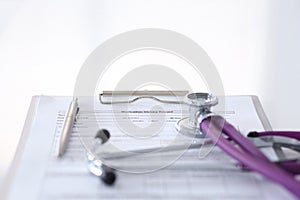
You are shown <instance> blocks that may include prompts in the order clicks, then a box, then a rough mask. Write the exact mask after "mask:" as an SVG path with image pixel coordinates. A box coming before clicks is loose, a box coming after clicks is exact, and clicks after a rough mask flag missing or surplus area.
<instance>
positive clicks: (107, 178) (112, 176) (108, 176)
mask: <svg viewBox="0 0 300 200" xmlns="http://www.w3.org/2000/svg"><path fill="white" fill-rule="evenodd" d="M116 179H117V176H116V173H114V172H106V173H105V174H104V175H103V176H101V180H102V181H103V182H104V183H105V184H106V185H113V184H114V183H115V181H116Z"/></svg>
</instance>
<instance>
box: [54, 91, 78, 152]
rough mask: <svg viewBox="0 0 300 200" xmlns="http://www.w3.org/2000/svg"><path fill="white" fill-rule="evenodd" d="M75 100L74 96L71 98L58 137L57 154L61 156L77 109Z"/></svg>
mask: <svg viewBox="0 0 300 200" xmlns="http://www.w3.org/2000/svg"><path fill="white" fill-rule="evenodd" d="M77 100H78V99H77V98H76V97H74V98H73V100H72V101H71V103H70V106H69V109H68V112H67V114H66V116H65V122H64V125H63V128H62V131H61V134H60V137H59V144H58V152H57V156H62V155H63V154H64V152H65V149H66V145H67V142H68V139H69V136H70V134H71V131H72V127H73V124H74V121H75V119H76V115H77V113H78V110H79V107H78V103H77Z"/></svg>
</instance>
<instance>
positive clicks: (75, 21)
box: [0, 0, 300, 180]
mask: <svg viewBox="0 0 300 200" xmlns="http://www.w3.org/2000/svg"><path fill="white" fill-rule="evenodd" d="M149 27H152V28H164V29H169V30H173V31H177V32H179V33H182V34H184V35H186V36H187V37H189V38H191V39H193V40H194V41H196V42H197V43H198V44H199V45H200V46H202V47H203V48H204V50H205V51H206V52H207V53H208V55H209V56H210V57H211V58H212V60H213V61H214V63H215V65H216V67H217V68H218V71H219V73H220V75H221V78H222V80H223V84H224V87H225V92H226V94H228V95H230V94H254V95H258V96H259V97H260V99H261V101H262V103H263V106H264V108H265V111H266V112H267V115H268V117H269V119H270V121H271V123H272V125H273V127H274V128H276V129H299V130H300V123H299V118H298V113H299V111H300V108H299V104H298V102H300V94H299V92H298V87H299V86H298V85H299V82H300V81H299V78H300V75H299V73H300V64H299V63H300V60H299V57H300V54H299V52H300V39H299V35H300V1H299V0H285V1H281V0H227V1H223V0H136V1H133V0H90V1H84V0H82V1H79V0H70V1H58V0H57V1H55V0H52V1H38V0H32V1H23V0H0V83H1V84H0V91H1V115H0V120H1V132H0V180H1V179H2V178H3V176H4V174H5V171H6V170H7V168H8V166H9V162H10V161H11V159H12V157H13V154H14V152H15V148H16V146H17V143H18V139H19V137H20V134H21V131H22V127H23V124H24V121H25V117H26V113H27V110H28V107H29V104H30V100H31V96H33V95H41V94H44V95H72V93H73V89H74V84H75V80H76V76H77V74H78V72H79V70H80V67H81V65H82V64H83V62H84V61H85V59H86V58H87V56H88V55H89V54H90V53H91V52H92V51H93V50H94V49H95V48H96V47H97V46H98V45H100V44H101V43H102V42H103V41H105V40H106V39H108V38H110V37H112V36H114V35H116V34H119V33H122V32H125V31H129V30H132V29H137V28H149ZM156 62H157V63H158V64H159V61H156ZM116 73H117V72H116ZM111 80H114V78H113V77H112V79H111Z"/></svg>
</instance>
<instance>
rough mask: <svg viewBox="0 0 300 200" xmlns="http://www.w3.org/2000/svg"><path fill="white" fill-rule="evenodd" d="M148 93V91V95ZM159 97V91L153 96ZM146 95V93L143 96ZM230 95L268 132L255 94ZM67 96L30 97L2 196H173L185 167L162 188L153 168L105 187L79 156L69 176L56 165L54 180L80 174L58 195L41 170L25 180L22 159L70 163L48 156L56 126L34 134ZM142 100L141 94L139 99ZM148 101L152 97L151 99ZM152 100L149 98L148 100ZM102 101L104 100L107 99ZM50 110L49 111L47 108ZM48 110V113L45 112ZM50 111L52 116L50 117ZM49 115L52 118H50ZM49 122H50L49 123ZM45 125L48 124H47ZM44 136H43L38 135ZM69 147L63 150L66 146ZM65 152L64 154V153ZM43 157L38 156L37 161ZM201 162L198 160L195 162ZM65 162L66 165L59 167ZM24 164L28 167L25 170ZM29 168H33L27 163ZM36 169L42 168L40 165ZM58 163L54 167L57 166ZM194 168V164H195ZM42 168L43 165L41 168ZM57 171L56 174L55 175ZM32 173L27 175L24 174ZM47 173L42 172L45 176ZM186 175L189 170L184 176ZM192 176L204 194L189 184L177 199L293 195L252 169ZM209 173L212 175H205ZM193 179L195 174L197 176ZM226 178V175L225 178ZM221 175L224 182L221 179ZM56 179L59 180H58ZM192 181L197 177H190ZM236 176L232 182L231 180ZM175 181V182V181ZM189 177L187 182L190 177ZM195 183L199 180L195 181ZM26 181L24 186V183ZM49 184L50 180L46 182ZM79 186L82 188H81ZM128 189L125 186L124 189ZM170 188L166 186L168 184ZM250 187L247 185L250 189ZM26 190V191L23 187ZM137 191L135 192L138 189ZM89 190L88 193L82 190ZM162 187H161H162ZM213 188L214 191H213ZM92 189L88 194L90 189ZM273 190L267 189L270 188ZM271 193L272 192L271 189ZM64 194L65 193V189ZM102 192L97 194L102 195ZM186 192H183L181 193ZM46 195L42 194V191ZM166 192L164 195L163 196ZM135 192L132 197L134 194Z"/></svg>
mask: <svg viewBox="0 0 300 200" xmlns="http://www.w3.org/2000/svg"><path fill="white" fill-rule="evenodd" d="M109 94H112V93H105V95H106V96H107V95H109ZM122 95H125V94H124V93H122ZM138 95H140V96H143V95H144V94H142V93H141V94H138ZM145 95H149V93H147V94H145ZM151 95H152V96H153V94H151ZM158 96H159V95H158ZM102 98H103V95H100V96H99V99H98V100H99V101H100V100H101V101H102V102H103V101H104V100H103V99H102ZM145 98H146V97H145ZM228 98H229V99H233V100H234V101H239V100H241V99H244V100H245V99H246V100H247V101H245V102H248V103H249V105H250V104H251V105H252V106H253V108H254V109H255V112H256V115H257V117H258V119H259V123H260V124H261V126H262V128H263V129H265V130H271V125H270V123H269V121H268V119H267V117H266V115H265V113H264V111H263V108H262V106H261V104H260V102H259V99H258V97H256V96H230V97H228ZM71 99H72V97H54V96H34V97H33V98H32V102H31V105H30V108H29V111H28V114H27V118H26V121H25V125H24V128H23V132H22V136H21V138H20V141H19V145H18V148H17V151H16V154H15V157H14V159H13V162H12V164H11V167H10V169H9V172H8V174H7V177H6V179H5V184H4V187H3V188H2V192H1V199H5V200H8V199H10V200H11V199H19V197H20V196H23V197H24V198H25V199H28V198H29V199H33V200H34V199H74V198H76V199H98V198H100V199H101V197H102V198H103V197H104V198H106V199H110V198H112V199H124V198H127V199H136V198H138V199H154V198H166V199H168V198H169V199H174V196H168V195H169V193H168V192H166V191H167V190H168V189H170V188H172V187H174V188H173V189H175V191H176V188H177V187H178V185H177V184H179V186H180V184H182V182H180V181H181V180H184V179H185V173H184V171H181V172H182V173H180V174H179V175H178V177H177V178H175V179H174V177H172V176H173V175H174V174H172V172H170V171H168V173H170V174H167V175H166V176H167V177H169V178H170V179H172V180H173V179H174V181H175V182H174V183H173V182H172V184H174V185H171V186H167V188H164V187H166V186H164V183H165V182H164V181H165V180H162V179H159V178H158V177H163V176H165V174H164V171H163V170H161V171H157V172H153V173H150V174H145V175H141V176H139V175H132V174H126V173H125V174H121V177H120V178H122V179H121V180H120V183H119V184H118V185H116V187H115V188H107V187H105V186H104V185H103V184H101V182H100V181H99V180H97V178H96V177H93V176H92V175H91V174H89V173H88V171H87V169H86V160H85V159H84V158H82V163H80V164H78V163H77V166H76V169H75V168H74V169H70V170H69V171H68V174H67V175H66V174H64V173H65V171H64V172H60V171H59V169H57V171H56V174H54V176H56V178H58V177H59V176H66V177H68V179H70V180H73V179H72V175H74V176H79V177H81V178H82V179H80V180H81V183H76V180H78V179H77V178H74V181H73V183H74V185H75V186H74V185H73V187H72V186H70V185H64V186H63V185H60V187H64V188H60V189H58V187H55V186H53V187H55V188H54V191H56V190H55V189H57V192H58V194H55V192H54V194H52V193H51V195H50V194H48V193H47V187H49V184H50V183H48V182H47V181H48V180H47V178H48V176H47V173H48V172H47V170H45V169H43V170H41V169H35V170H36V173H40V174H41V175H40V176H39V177H35V178H34V177H28V178H29V179H27V180H24V177H26V176H25V175H24V172H26V170H30V169H29V168H28V166H25V167H24V163H25V161H26V160H27V159H29V158H30V159H34V158H36V159H38V160H37V162H41V163H44V165H43V166H44V167H45V166H46V165H49V166H51V167H53V166H56V163H57V162H61V163H60V165H59V166H63V167H66V168H68V167H69V166H67V164H66V163H64V161H63V159H64V158H62V160H58V159H57V158H56V157H54V154H53V149H54V148H55V147H54V146H55V142H57V141H56V140H55V137H57V135H56V134H57V127H56V126H57V124H50V125H49V127H52V130H49V131H46V132H47V133H41V134H45V135H47V134H48V135H47V137H46V138H44V137H40V138H36V136H38V134H37V132H35V131H34V129H37V126H41V125H42V124H41V123H39V122H43V123H47V122H45V121H44V120H42V119H41V115H40V113H41V112H45V111H46V110H47V108H50V107H51V108H50V109H53V108H56V110H54V111H53V112H52V113H50V114H52V115H53V116H55V119H54V120H53V121H57V117H58V116H59V111H60V109H61V108H63V107H64V108H65V109H66V108H67V105H68V103H69V102H70V100H71ZM141 99H143V98H141ZM151 99H152V98H151ZM152 100H153V99H152ZM106 103H107V102H106ZM50 109H49V110H50ZM50 114H49V115H50ZM54 114H55V115H54ZM53 116H52V117H53ZM53 121H52V122H53ZM49 123H50V122H49ZM43 136H44V135H43ZM41 138H43V140H45V141H46V140H49V141H48V142H47V145H44V147H49V149H47V150H46V151H45V152H39V153H37V154H30V153H32V151H29V150H28V149H31V150H32V149H34V150H36V151H37V150H38V148H39V147H41V146H39V144H38V143H39V142H40V143H41V141H39V140H38V139H41ZM67 151H68V150H67ZM66 156H69V154H68V155H66ZM41 157H42V159H40V158H41ZM199 162H200V161H199ZM64 164H66V165H64ZM26 167H27V168H26ZM32 167H33V168H34V167H35V166H32ZM39 167H41V166H39ZM56 167H57V166H56ZM196 167H197V166H196ZM41 168H42V167H41ZM192 171H193V170H187V172H186V173H188V174H189V173H192ZM60 173H61V174H60ZM232 173H233V177H232ZM28 174H31V173H28ZM45 174H46V175H45ZM189 175H191V174H189ZM195 176H196V177H197V176H199V177H202V179H205V181H207V184H206V185H205V184H204V183H205V182H201V179H199V180H196V182H195V183H202V184H204V185H201V184H200V185H201V186H202V189H203V190H207V191H206V193H205V191H202V192H201V191H200V192H199V191H198V192H197V191H196V190H195V185H190V187H191V188H190V192H191V193H190V194H185V193H184V194H183V195H180V194H177V193H176V192H175V194H174V195H175V197H176V198H177V199H186V197H188V198H190V199H192V198H195V199H196V198H197V199H198V198H201V197H209V198H238V199H243V198H245V199H247V198H249V197H251V198H252V197H258V198H260V199H274V198H275V199H276V198H278V199H282V198H290V199H292V198H293V197H292V196H290V194H289V193H288V192H286V191H285V190H284V189H283V188H281V187H280V186H278V185H275V184H272V183H271V182H268V181H266V180H263V179H262V178H261V177H257V175H255V174H253V173H251V172H247V173H245V172H231V171H226V170H225V171H224V170H221V171H208V172H201V171H200V172H196V173H195ZM210 176H211V177H210ZM229 176H230V179H234V181H235V183H239V184H240V186H241V188H240V189H241V191H240V192H238V193H236V191H232V188H230V186H228V185H227V186H226V187H229V188H227V189H229V191H226V189H225V188H224V187H225V185H223V183H222V181H224V180H225V179H226V181H228V180H227V178H229ZM132 177H133V179H136V181H140V183H143V184H144V185H140V187H138V188H136V189H135V193H132V194H131V193H130V192H133V191H132V188H131V189H130V187H128V186H126V182H125V183H124V181H125V180H124V179H127V178H129V179H130V178H132ZM199 177H198V178H199ZM224 177H225V178H224ZM222 178H224V180H223V179H222ZM245 178H247V179H249V183H247V182H245V180H244V179H245ZM58 179H59V178H58ZM195 179H196V178H195ZM235 179H236V180H235ZM53 180H55V178H53V179H51V181H53ZM176 180H177V181H176ZM189 181H191V180H189ZM197 181H198V182H197ZM25 183H27V184H25ZM22 184H23V187H21V185H22ZM184 184H187V185H189V184H193V180H192V182H184ZM212 184H213V185H215V187H216V188H210V187H209V186H211V185H212ZM242 184H246V185H245V187H248V190H250V192H249V191H248V193H247V192H246V191H243V189H245V187H243V186H242ZM50 185H51V184H50ZM153 185H154V186H155V187H154V189H157V192H156V193H155V194H152V193H151V191H148V190H149V187H150V186H153ZM79 186H81V187H82V188H81V189H80V187H79ZM126 187H128V188H126ZM169 187H170V188H169ZM249 187H250V188H249ZM28 188H30V189H28ZM258 188H260V189H259V191H255V190H256V189H258ZM139 189H140V191H139ZM86 190H87V191H89V192H87V191H86ZM165 190H166V191H165ZM215 190H216V191H215ZM90 191H92V192H90ZM270 191H272V192H270ZM274 191H276V192H274ZM64 192H65V193H64ZM101 192H102V193H101ZM185 192H186V191H185ZM46 193H47V194H46ZM167 193H168V195H167V196H166V195H165V194H167ZM103 195H104V196H103ZM134 195H137V196H134Z"/></svg>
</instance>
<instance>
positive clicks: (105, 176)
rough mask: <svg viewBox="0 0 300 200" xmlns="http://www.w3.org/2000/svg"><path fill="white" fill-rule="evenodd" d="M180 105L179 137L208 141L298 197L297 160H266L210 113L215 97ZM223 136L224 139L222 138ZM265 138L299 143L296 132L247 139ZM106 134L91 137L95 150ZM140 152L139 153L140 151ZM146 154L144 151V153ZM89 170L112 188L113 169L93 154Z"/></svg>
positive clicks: (196, 96)
mask: <svg viewBox="0 0 300 200" xmlns="http://www.w3.org/2000/svg"><path fill="white" fill-rule="evenodd" d="M184 103H186V104H187V105H188V106H189V117H187V118H183V119H181V120H179V121H178V122H177V123H176V125H175V126H176V129H177V131H179V132H180V133H182V134H187V135H193V136H195V133H198V134H197V135H196V137H200V138H205V137H206V138H209V139H210V141H212V142H213V143H215V144H216V145H217V146H218V147H219V148H221V149H222V150H223V151H224V152H225V153H227V154H228V155H229V156H231V157H232V158H234V159H236V160H237V161H238V162H239V163H240V164H241V166H243V167H244V168H246V169H249V170H253V171H256V172H258V173H260V174H261V175H263V176H265V177H267V178H268V179H270V180H272V181H274V182H276V183H278V184H281V185H282V186H284V187H285V188H286V189H287V190H289V191H290V192H291V193H293V194H294V195H295V196H296V197H298V198H300V182H299V181H297V180H296V178H295V175H297V174H300V159H293V160H282V161H277V162H272V161H270V160H269V158H267V157H266V156H265V155H264V154H263V153H262V152H261V151H260V150H259V148H258V147H257V146H255V145H254V144H253V143H252V141H250V140H249V139H247V138H246V137H244V136H243V135H242V134H241V133H240V132H239V131H238V130H237V129H236V128H235V127H234V126H233V125H231V124H230V123H229V122H227V121H226V120H225V119H224V118H223V117H222V116H220V115H217V114H214V113H213V112H212V111H211V108H212V107H213V106H215V105H217V104H218V98H217V97H215V96H213V95H211V94H208V93H190V94H187V95H186V96H185V99H184ZM225 136H226V137H225ZM267 136H280V137H287V138H292V139H296V140H300V132H287V131H284V132H280V131H266V132H250V133H249V134H248V137H249V138H262V137H267ZM109 138H110V134H109V132H108V131H107V130H104V129H102V130H99V131H98V132H97V134H96V136H95V141H96V143H95V144H94V147H93V148H97V146H98V145H101V144H103V143H105V142H107V141H108V140H109ZM269 145H270V146H275V145H276V146H280V147H285V148H290V149H292V150H295V151H298V152H300V145H299V144H291V143H284V142H271V143H270V144H269ZM199 147H200V146H199V144H192V145H191V146H190V147H189V148H199ZM180 148H182V147H181V146H180V145H179V146H171V147H169V148H168V149H167V150H169V151H173V150H177V149H180ZM140 151H143V150H140ZM147 151H148V150H147ZM88 160H89V165H88V169H89V171H90V172H91V173H92V174H94V175H96V176H98V177H100V178H101V180H102V181H103V182H104V183H105V184H107V185H112V184H113V183H114V182H115V180H116V172H115V170H114V169H112V168H110V167H108V166H106V165H105V164H104V163H103V162H102V161H101V160H99V159H96V158H95V156H93V154H91V153H88Z"/></svg>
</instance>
